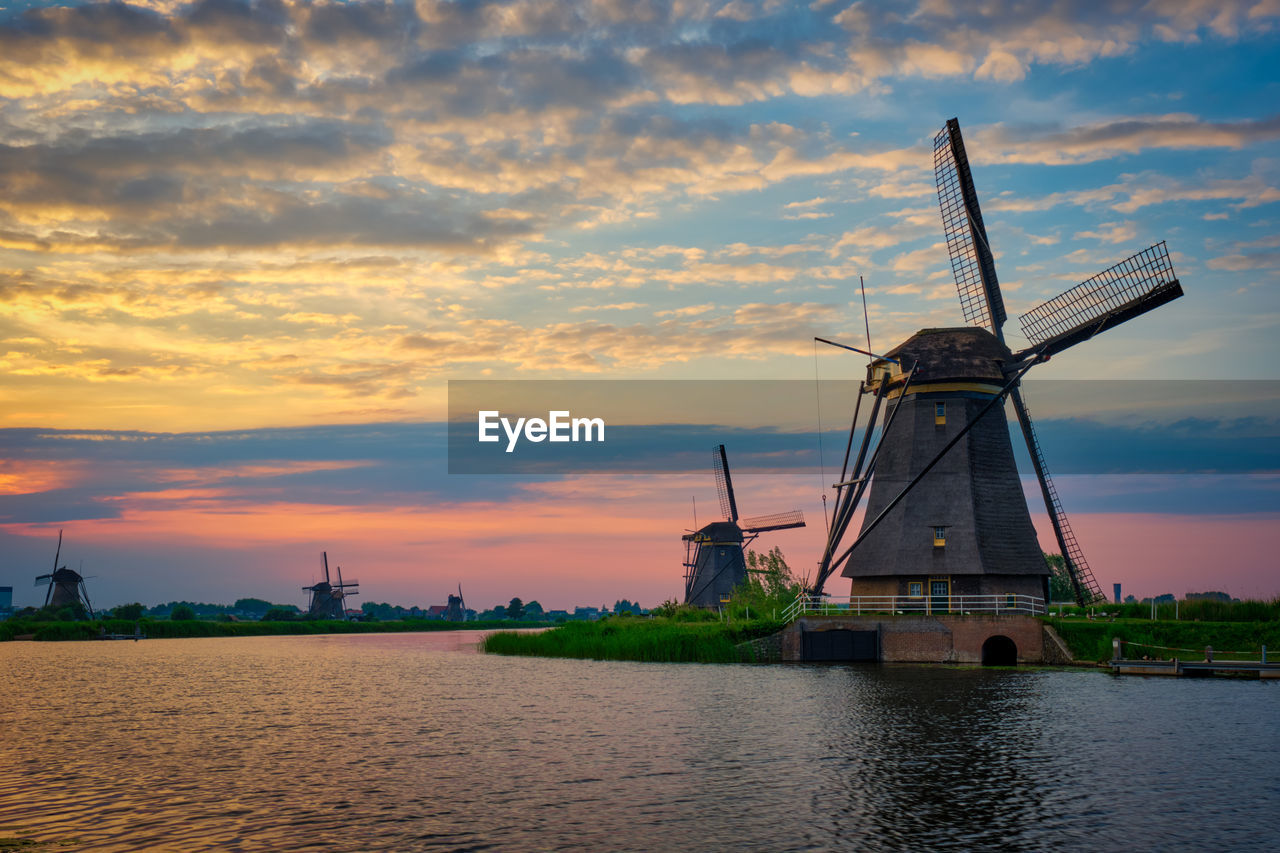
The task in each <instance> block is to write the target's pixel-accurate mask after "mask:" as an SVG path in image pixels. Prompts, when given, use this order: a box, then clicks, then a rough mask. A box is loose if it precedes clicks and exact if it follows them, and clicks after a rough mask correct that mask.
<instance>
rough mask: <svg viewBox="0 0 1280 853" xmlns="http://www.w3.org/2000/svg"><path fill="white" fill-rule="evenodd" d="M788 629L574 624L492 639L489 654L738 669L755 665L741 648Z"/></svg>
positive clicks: (662, 622)
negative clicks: (738, 665) (733, 666)
mask: <svg viewBox="0 0 1280 853" xmlns="http://www.w3.org/2000/svg"><path fill="white" fill-rule="evenodd" d="M782 627H783V626H782V623H780V622H776V621H773V620H766V619H757V620H752V621H743V622H732V623H729V624H726V623H723V622H704V621H700V622H684V621H677V620H675V619H664V618H658V619H618V618H612V619H604V620H601V621H599V622H569V623H567V624H565V625H562V626H560V627H558V628H553V629H551V630H550V631H543V632H541V633H538V634H517V633H513V632H508V631H503V632H499V633H496V634H490V635H489V636H488V637H487V638H485V641H484V643H483V645H482V648H483V649H484V651H486V652H488V653H490V654H500V655H528V656H533V657H551V658H586V659H590V660H631V661H645V662H650V663H737V662H740V661H743V660H751V659H752V657H751V653H750V652H749V651H747V650H745V649H739V648H738V644H739V643H743V642H746V641H747V640H753V639H756V638H758V637H765V636H768V635H769V634H773V633H776V632H777V631H779V630H781V629H782Z"/></svg>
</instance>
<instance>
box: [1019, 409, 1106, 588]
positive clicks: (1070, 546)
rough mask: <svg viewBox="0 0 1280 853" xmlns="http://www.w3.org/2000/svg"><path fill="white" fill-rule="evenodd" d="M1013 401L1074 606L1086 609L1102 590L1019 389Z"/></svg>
mask: <svg viewBox="0 0 1280 853" xmlns="http://www.w3.org/2000/svg"><path fill="white" fill-rule="evenodd" d="M1009 396H1010V398H1011V399H1012V400H1013V409H1014V411H1015V412H1017V414H1018V424H1019V425H1020V426H1021V427H1022V437H1023V438H1024V439H1025V440H1026V442H1027V452H1028V453H1029V454H1030V455H1031V464H1032V467H1034V468H1035V470H1036V479H1037V480H1039V481H1040V495H1041V497H1043V498H1044V508H1045V510H1046V511H1047V512H1048V513H1049V524H1050V525H1051V526H1052V527H1053V537H1054V538H1055V539H1057V540H1058V549H1059V553H1061V554H1062V561H1063V563H1064V564H1065V565H1066V567H1067V576H1068V577H1069V578H1070V579H1071V589H1072V591H1073V592H1074V593H1075V598H1076V603H1077V604H1079V605H1080V606H1081V607H1086V606H1088V605H1090V604H1092V603H1093V602H1095V601H1099V600H1102V599H1104V598H1105V597H1104V596H1103V594H1102V587H1100V586H1099V585H1098V582H1097V580H1095V579H1094V577H1093V571H1092V570H1090V568H1089V564H1088V563H1087V562H1086V561H1085V559H1084V551H1083V550H1081V548H1080V543H1079V542H1078V541H1077V540H1076V535H1075V533H1074V532H1073V531H1072V530H1071V522H1070V521H1068V520H1067V514H1066V513H1065V512H1064V511H1063V509H1062V500H1061V499H1060V498H1059V497H1058V490H1057V489H1056V488H1055V487H1054V485H1053V480H1052V478H1050V476H1049V469H1048V467H1047V466H1046V465H1045V462H1044V453H1043V452H1042V451H1041V449H1040V440H1039V438H1037V437H1036V428H1035V425H1034V424H1033V423H1032V422H1031V411H1030V410H1029V409H1028V408H1027V404H1026V401H1025V400H1023V399H1022V391H1021V389H1019V388H1017V387H1015V388H1014V389H1013V391H1012V392H1011V393H1010V394H1009Z"/></svg>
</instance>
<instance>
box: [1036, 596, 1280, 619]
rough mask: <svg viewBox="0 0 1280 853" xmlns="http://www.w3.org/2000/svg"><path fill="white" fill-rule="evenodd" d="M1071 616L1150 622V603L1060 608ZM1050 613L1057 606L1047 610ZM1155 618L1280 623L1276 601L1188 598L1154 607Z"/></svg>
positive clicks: (1276, 599) (1132, 602)
mask: <svg viewBox="0 0 1280 853" xmlns="http://www.w3.org/2000/svg"><path fill="white" fill-rule="evenodd" d="M1061 609H1062V611H1063V612H1064V613H1066V614H1069V615H1073V616H1084V615H1085V614H1086V613H1089V612H1095V613H1097V612H1101V613H1106V614H1107V615H1109V616H1114V617H1116V618H1117V619H1147V620H1150V619H1151V602H1149V601H1130V602H1127V603H1125V604H1095V605H1090V606H1089V607H1076V606H1074V605H1072V606H1067V607H1062V608H1061ZM1051 610H1052V611H1053V612H1054V613H1057V612H1058V610H1059V607H1058V606H1056V605H1055V606H1054V607H1052V608H1051ZM1155 611H1156V618H1157V619H1160V620H1165V619H1168V620H1170V621H1174V620H1177V621H1180V622H1280V598H1275V599H1271V600H1270V601H1257V600H1251V601H1219V600H1217V599H1204V598H1199V599H1196V598H1192V599H1183V600H1181V601H1178V602H1173V601H1163V602H1160V603H1159V604H1157V605H1156V608H1155Z"/></svg>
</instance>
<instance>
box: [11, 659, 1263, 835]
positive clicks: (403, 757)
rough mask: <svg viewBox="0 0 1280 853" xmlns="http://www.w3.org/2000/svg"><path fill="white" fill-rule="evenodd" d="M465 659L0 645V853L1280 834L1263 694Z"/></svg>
mask: <svg viewBox="0 0 1280 853" xmlns="http://www.w3.org/2000/svg"><path fill="white" fill-rule="evenodd" d="M475 639H476V638H475V637H474V636H467V635H462V634H444V635H441V634H426V635H356V636H342V637H271V638H236V639H210V640H172V641H153V642H147V643H139V644H132V643H128V644H123V643H83V644H35V643H22V644H18V643H11V644H5V645H4V646H0V667H3V669H2V670H0V676H2V677H3V680H4V682H5V684H6V686H7V692H6V694H5V701H4V703H3V705H0V731H3V733H4V736H3V738H0V837H3V836H5V835H20V836H22V837H26V838H33V839H39V840H43V841H67V840H68V839H78V840H77V841H75V842H74V843H72V844H70V845H69V846H67V847H64V848H61V849H86V850H138V849H148V848H152V849H154V848H160V849H181V850H272V849H276V850H296V849H323V850H432V849H439V850H458V849H482V848H486V847H499V848H514V849H528V848H535V849H644V850H667V849H684V850H723V849H743V850H802V849H833V848H834V849H845V848H848V849H868V850H881V849H883V850H920V849H947V848H952V849H975V848H1000V849H1045V848H1048V847H1054V848H1079V849H1084V848H1088V849H1097V848H1099V847H1101V848H1103V849H1106V848H1108V847H1110V848H1116V847H1120V846H1123V845H1122V843H1121V842H1119V841H1117V842H1115V843H1108V841H1107V839H1108V838H1115V839H1122V838H1129V837H1140V838H1142V839H1144V844H1143V846H1152V845H1156V846H1162V847H1167V848H1178V847H1199V848H1204V847H1219V848H1223V847H1231V848H1233V849H1247V848H1249V847H1250V846H1251V845H1259V846H1258V849H1266V846H1265V843H1264V842H1269V841H1271V840H1273V839H1274V837H1275V834H1276V832H1277V830H1280V818H1278V817H1277V813H1278V811H1280V810H1277V808H1276V806H1277V804H1280V761H1277V760H1276V759H1277V757H1278V756H1277V755H1276V746H1277V742H1276V735H1275V731H1274V723H1273V721H1274V719H1275V715H1274V703H1275V702H1276V697H1277V696H1278V695H1280V694H1278V693H1277V692H1276V686H1275V685H1267V684H1258V683H1250V682H1184V681H1176V682H1175V681H1143V680H1140V679H1113V678H1109V677H1107V676H1103V675H1100V674H1097V673H1092V672H1046V671H1040V672H1036V671H1026V670H1016V671H1015V670H1008V671H992V670H980V669H968V670H962V669H947V668H937V667H888V666H886V667H838V666H832V667H817V666H785V667H764V666H762V667H751V666H697V665H689V666H667V665H641V664H617V663H596V662H590V661H553V660H529V659H512V658H495V657H489V656H484V655H475V654H465V653H459V649H464V650H465V649H467V648H469V646H470V644H472V643H474V641H475ZM1157 806H1158V808H1157ZM1171 814H1173V815H1176V814H1186V815H1194V816H1195V818H1194V820H1185V821H1171V820H1170V819H1169V815H1171ZM15 827H21V828H22V829H21V830H16V829H15ZM1100 839H1101V840H1100Z"/></svg>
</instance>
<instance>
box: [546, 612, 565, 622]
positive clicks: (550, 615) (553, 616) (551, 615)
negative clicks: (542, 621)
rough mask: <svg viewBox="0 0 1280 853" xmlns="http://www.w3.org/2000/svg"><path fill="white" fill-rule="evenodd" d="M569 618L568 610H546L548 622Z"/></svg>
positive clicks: (562, 620)
mask: <svg viewBox="0 0 1280 853" xmlns="http://www.w3.org/2000/svg"><path fill="white" fill-rule="evenodd" d="M568 618H569V611H568V610H548V611H547V612H546V620H547V621H548V622H564V621H566V620H568Z"/></svg>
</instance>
